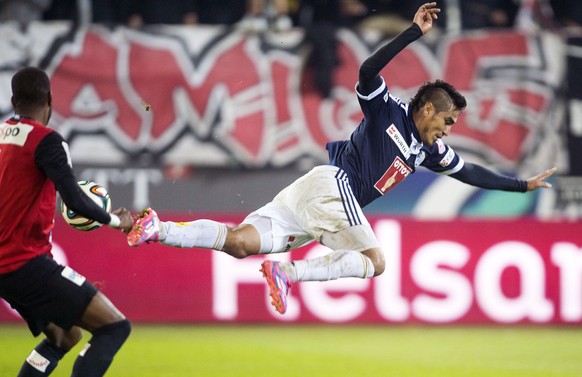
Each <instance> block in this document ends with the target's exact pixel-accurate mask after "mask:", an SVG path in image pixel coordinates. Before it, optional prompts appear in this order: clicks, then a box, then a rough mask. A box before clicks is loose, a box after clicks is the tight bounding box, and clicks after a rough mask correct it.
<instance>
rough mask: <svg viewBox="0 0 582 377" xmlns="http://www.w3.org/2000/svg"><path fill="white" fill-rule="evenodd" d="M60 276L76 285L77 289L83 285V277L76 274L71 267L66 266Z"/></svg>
mask: <svg viewBox="0 0 582 377" xmlns="http://www.w3.org/2000/svg"><path fill="white" fill-rule="evenodd" d="M61 276H62V277H64V278H65V279H67V280H70V281H72V282H73V283H75V284H76V285H78V286H79V287H80V286H81V285H83V283H84V282H85V280H86V279H85V277H84V276H83V275H81V274H80V273H78V272H77V271H75V270H73V269H72V268H71V267H69V266H66V267H65V268H64V269H63V271H62V272H61Z"/></svg>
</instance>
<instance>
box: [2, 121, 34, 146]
mask: <svg viewBox="0 0 582 377" xmlns="http://www.w3.org/2000/svg"><path fill="white" fill-rule="evenodd" d="M32 129H33V127H32V126H29V125H28V124H19V125H17V126H9V125H7V124H3V125H1V126H0V144H14V145H18V146H20V147H22V146H23V145H24V143H26V139H28V134H29V133H30V132H31V131H32Z"/></svg>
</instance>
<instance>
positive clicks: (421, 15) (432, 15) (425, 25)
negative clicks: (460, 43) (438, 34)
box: [412, 2, 441, 34]
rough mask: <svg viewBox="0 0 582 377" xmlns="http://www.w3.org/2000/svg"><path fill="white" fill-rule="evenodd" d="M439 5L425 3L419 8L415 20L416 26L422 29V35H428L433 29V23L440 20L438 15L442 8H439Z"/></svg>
mask: <svg viewBox="0 0 582 377" xmlns="http://www.w3.org/2000/svg"><path fill="white" fill-rule="evenodd" d="M436 6H437V3H436V2H433V3H425V4H423V5H421V6H420V8H418V10H417V11H416V14H415V15H414V19H413V20H412V21H413V22H414V23H415V24H417V25H418V27H420V30H421V31H422V34H426V33H428V32H429V31H430V29H432V21H433V20H436V19H437V18H438V15H437V13H440V11H441V10H440V8H437V7H436Z"/></svg>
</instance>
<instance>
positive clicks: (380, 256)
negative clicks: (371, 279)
mask: <svg viewBox="0 0 582 377" xmlns="http://www.w3.org/2000/svg"><path fill="white" fill-rule="evenodd" d="M362 253H363V254H364V255H366V256H367V257H368V258H370V260H371V261H372V265H373V266H374V276H379V275H382V273H383V272H384V270H385V269H386V261H385V259H384V253H383V252H382V250H380V249H368V250H365V251H363V252H362Z"/></svg>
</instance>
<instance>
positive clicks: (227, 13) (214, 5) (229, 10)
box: [197, 0, 247, 25]
mask: <svg viewBox="0 0 582 377" xmlns="http://www.w3.org/2000/svg"><path fill="white" fill-rule="evenodd" d="M246 9H247V6H246V4H245V2H244V0H198V10H197V14H198V23H200V24H210V25H234V24H235V23H237V22H239V21H240V20H241V19H242V18H243V16H244V15H245V12H246Z"/></svg>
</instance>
